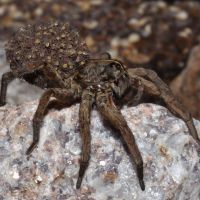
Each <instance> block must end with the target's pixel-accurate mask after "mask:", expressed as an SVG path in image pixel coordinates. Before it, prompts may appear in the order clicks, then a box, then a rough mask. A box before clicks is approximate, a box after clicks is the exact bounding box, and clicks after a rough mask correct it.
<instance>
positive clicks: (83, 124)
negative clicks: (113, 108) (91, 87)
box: [76, 90, 94, 189]
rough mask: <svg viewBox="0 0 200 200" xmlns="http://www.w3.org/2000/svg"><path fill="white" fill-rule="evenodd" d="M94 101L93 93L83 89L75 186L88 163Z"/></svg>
mask: <svg viewBox="0 0 200 200" xmlns="http://www.w3.org/2000/svg"><path fill="white" fill-rule="evenodd" d="M93 103H94V94H93V93H92V92H90V91H88V90H84V91H83V94H82V99H81V103H80V110H79V122H80V134H81V139H82V154H81V159H80V169H79V175H78V180H77V183H76V188H77V189H79V188H80V187H81V183H82V180H83V176H84V174H85V171H86V169H87V167H88V164H89V159H90V142H91V135H90V113H91V110H92V105H93Z"/></svg>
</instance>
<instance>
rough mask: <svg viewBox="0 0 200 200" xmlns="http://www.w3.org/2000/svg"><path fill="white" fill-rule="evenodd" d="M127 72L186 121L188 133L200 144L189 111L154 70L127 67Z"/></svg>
mask: <svg viewBox="0 0 200 200" xmlns="http://www.w3.org/2000/svg"><path fill="white" fill-rule="evenodd" d="M128 74H129V75H130V77H132V78H134V77H135V76H137V78H139V79H140V80H141V82H142V84H143V85H144V87H145V90H146V92H147V93H150V94H153V95H155V96H159V97H160V98H162V99H163V100H164V102H165V103H166V105H167V107H168V109H169V110H170V111H171V112H172V113H173V114H174V115H175V116H177V117H178V118H180V119H182V120H183V121H184V122H185V123H186V125H187V127H188V130H189V133H190V134H191V135H192V137H193V138H194V139H195V140H196V141H197V143H199V144H200V139H199V138H198V134H197V130H196V128H195V126H194V123H193V120H192V117H191V115H190V113H188V112H187V111H186V109H184V107H183V106H182V105H181V103H179V102H178V100H177V99H176V98H175V96H174V94H173V93H172V91H171V90H170V88H169V87H168V85H167V84H166V83H164V82H163V81H162V80H161V79H160V78H159V77H158V75H157V74H156V73H155V72H154V71H152V70H149V69H144V68H135V69H129V70H128ZM142 77H143V78H144V79H143V78H142ZM148 80H149V81H148Z"/></svg>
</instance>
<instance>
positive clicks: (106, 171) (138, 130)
mask: <svg viewBox="0 0 200 200" xmlns="http://www.w3.org/2000/svg"><path fill="white" fill-rule="evenodd" d="M36 107H37V102H30V103H25V104H23V105H21V106H19V107H15V106H9V105H6V106H4V107H1V108H0V163H1V164H0V199H6V200H7V199H9V200H10V199H21V200H38V199H39V200H40V199H41V200H42V199H52V200H53V199H59V200H66V199H70V200H71V199H74V200H77V199H90V200H107V199H114V200H134V199H135V200H151V199H153V200H167V199H170V200H186V199H191V200H198V197H199V195H200V173H199V172H200V162H199V158H200V155H199V153H198V146H197V144H196V143H195V142H194V140H193V138H192V137H191V136H190V135H189V134H188V130H187V128H186V126H185V124H184V122H183V121H181V120H179V119H177V118H175V117H174V116H173V115H172V114H171V113H170V112H169V111H168V110H167V109H165V108H164V107H161V106H157V105H153V104H141V105H139V106H137V107H131V108H124V109H123V110H122V114H123V115H124V117H125V119H126V120H127V122H128V125H129V126H130V128H131V130H132V132H133V134H134V135H135V138H136V142H137V143H138V146H139V149H140V151H141V154H142V157H143V160H144V181H145V184H146V190H145V191H144V192H143V191H141V189H140V187H139V184H138V179H137V176H136V174H135V171H134V167H133V165H132V163H131V160H130V158H129V156H128V155H127V153H126V152H125V150H124V148H123V145H122V143H121V141H120V139H119V138H118V137H117V136H116V135H115V133H114V132H112V131H111V130H110V129H108V128H106V127H105V126H104V125H103V123H102V120H101V118H100V117H99V114H98V112H97V111H95V110H94V111H93V112H92V116H91V135H92V141H91V144H92V149H91V159H90V165H89V168H88V170H87V171H86V174H85V177H84V180H83V183H82V188H81V190H76V189H75V184H76V180H77V176H78V169H79V158H80V156H79V155H80V149H81V148H80V147H81V139H80V135H79V124H78V109H79V105H74V106H72V107H70V108H66V109H63V110H61V111H50V112H49V114H48V115H47V116H46V117H45V120H44V124H43V126H42V128H41V132H40V133H41V134H40V135H41V137H40V143H39V145H38V148H37V149H35V150H34V152H33V153H32V155H31V156H30V157H29V159H27V156H26V155H25V152H26V150H27V148H28V146H29V145H30V143H31V141H32V126H31V122H32V117H33V114H34V112H35V110H36ZM195 124H196V127H197V130H198V133H200V122H199V121H195Z"/></svg>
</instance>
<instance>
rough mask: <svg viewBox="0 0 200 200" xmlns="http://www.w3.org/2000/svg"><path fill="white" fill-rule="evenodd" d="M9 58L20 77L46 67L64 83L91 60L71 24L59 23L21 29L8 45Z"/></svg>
mask: <svg viewBox="0 0 200 200" xmlns="http://www.w3.org/2000/svg"><path fill="white" fill-rule="evenodd" d="M6 56H7V59H8V61H9V62H10V68H11V70H12V71H13V73H14V74H16V75H20V76H21V75H23V74H27V73H29V74H30V73H32V72H34V71H35V70H39V71H42V70H43V68H44V66H46V67H49V68H51V70H53V71H54V72H55V74H58V75H59V76H61V77H62V78H63V79H64V78H65V74H67V73H68V71H69V70H71V69H73V68H75V67H77V65H78V63H79V62H81V61H82V60H85V59H86V58H88V56H89V51H88V48H87V45H86V44H85V43H84V42H83V41H82V40H81V39H80V37H79V34H78V32H76V31H75V30H73V29H72V28H71V27H70V25H69V24H68V23H61V22H59V23H58V22H55V23H48V24H47V23H46V24H39V25H37V24H35V25H31V26H30V25H28V26H26V27H23V28H21V29H19V30H18V31H17V32H16V34H15V35H14V36H13V37H12V38H11V39H10V40H9V41H8V43H7V44H6ZM27 81H28V80H27ZM32 82H33V83H34V81H33V80H32Z"/></svg>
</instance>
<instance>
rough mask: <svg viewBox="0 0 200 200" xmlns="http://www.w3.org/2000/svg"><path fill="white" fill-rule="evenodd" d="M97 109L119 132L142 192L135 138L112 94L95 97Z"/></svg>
mask: <svg viewBox="0 0 200 200" xmlns="http://www.w3.org/2000/svg"><path fill="white" fill-rule="evenodd" d="M96 103H97V108H98V110H99V112H100V113H101V115H102V116H103V117H104V118H105V120H107V121H108V122H110V123H111V125H112V126H113V127H114V128H116V129H117V130H119V132H120V134H121V136H122V139H123V140H124V142H125V144H126V145H127V147H128V151H129V152H130V155H131V157H132V159H133V161H134V163H135V165H136V170H137V176H138V179H139V183H140V187H141V189H142V190H144V189H145V185H144V181H143V160H142V156H141V154H140V151H139V149H138V146H137V144H136V142H135V138H134V136H133V133H132V132H131V130H130V128H129V127H128V125H127V123H126V121H125V119H124V117H123V116H122V114H121V112H120V110H118V109H117V107H116V106H115V104H114V102H113V99H112V94H101V93H99V94H98V95H97V102H96Z"/></svg>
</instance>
